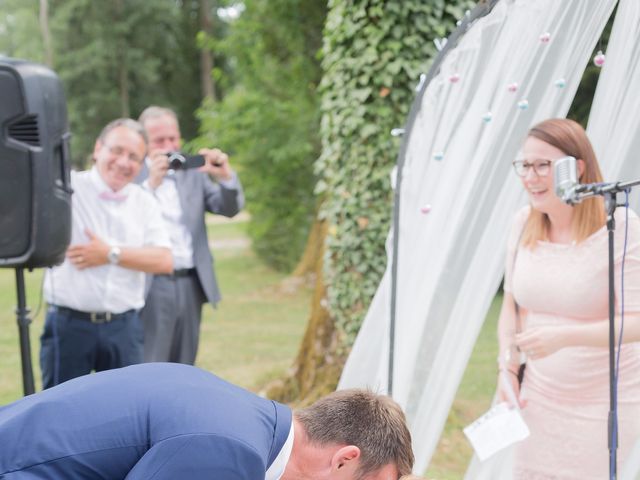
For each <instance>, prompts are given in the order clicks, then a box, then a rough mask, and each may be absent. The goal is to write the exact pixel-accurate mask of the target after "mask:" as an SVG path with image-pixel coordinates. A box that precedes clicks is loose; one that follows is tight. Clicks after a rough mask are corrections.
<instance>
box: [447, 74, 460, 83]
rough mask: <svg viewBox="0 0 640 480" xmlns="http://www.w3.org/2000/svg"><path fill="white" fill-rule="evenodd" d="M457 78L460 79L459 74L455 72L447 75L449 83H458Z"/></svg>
mask: <svg viewBox="0 0 640 480" xmlns="http://www.w3.org/2000/svg"><path fill="white" fill-rule="evenodd" d="M459 80H460V75H459V74H457V73H454V74H452V75H451V76H450V77H449V81H450V82H451V83H458V81H459Z"/></svg>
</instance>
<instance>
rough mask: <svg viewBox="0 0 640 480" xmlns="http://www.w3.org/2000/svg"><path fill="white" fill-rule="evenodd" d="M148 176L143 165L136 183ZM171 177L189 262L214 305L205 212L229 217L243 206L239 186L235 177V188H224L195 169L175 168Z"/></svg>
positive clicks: (216, 295) (217, 292) (216, 294)
mask: <svg viewBox="0 0 640 480" xmlns="http://www.w3.org/2000/svg"><path fill="white" fill-rule="evenodd" d="M148 176H149V170H148V168H147V166H146V164H145V165H143V168H142V170H141V171H140V174H139V175H138V177H137V178H136V183H142V182H144V181H145V180H146V179H147V177H148ZM175 179H176V186H177V189H178V195H179V197H180V206H181V208H182V223H183V225H185V226H186V227H187V229H188V230H189V232H190V233H191V239H192V245H193V262H194V265H195V268H196V270H197V272H198V279H199V280H200V285H201V286H202V290H203V291H204V293H205V295H206V297H207V300H208V301H209V302H210V303H211V304H212V305H213V306H215V305H216V303H217V302H218V301H219V300H220V290H219V288H218V281H217V280H216V275H215V271H214V268H213V256H212V255H211V250H210V249H209V239H208V237H207V228H206V225H205V212H211V213H215V214H218V215H224V216H225V217H233V216H234V215H235V214H236V213H238V212H239V211H240V210H241V209H242V207H243V206H244V194H243V192H242V185H241V184H240V180H239V179H238V182H237V185H238V188H226V187H224V186H223V185H221V184H219V183H216V182H214V181H212V180H211V178H209V176H208V175H207V174H205V173H202V172H199V171H198V170H196V169H190V170H178V171H176V173H175Z"/></svg>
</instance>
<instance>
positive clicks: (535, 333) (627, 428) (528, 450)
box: [498, 119, 640, 480]
mask: <svg viewBox="0 0 640 480" xmlns="http://www.w3.org/2000/svg"><path fill="white" fill-rule="evenodd" d="M566 156H573V157H575V158H576V159H577V162H576V165H577V174H578V178H579V182H580V183H595V182H601V181H602V174H601V173H600V168H599V166H598V162H597V160H596V157H595V153H594V151H593V148H592V146H591V143H590V142H589V139H588V138H587V135H586V133H585V131H584V129H583V128H582V127H581V126H580V125H579V124H578V123H576V122H574V121H572V120H566V119H551V120H546V121H544V122H542V123H539V124H538V125H536V126H534V127H533V128H532V129H531V130H530V131H529V134H528V136H527V138H526V140H525V142H524V145H523V147H522V152H521V156H520V157H519V158H518V159H517V160H516V161H514V162H513V165H514V169H515V172H516V174H517V175H518V176H519V177H520V180H521V181H522V185H523V187H524V188H525V190H526V191H527V194H528V196H529V205H528V206H527V207H525V208H523V209H522V210H521V211H519V212H518V213H517V214H516V217H515V219H514V222H513V227H512V231H511V234H510V239H509V243H508V250H507V259H506V273H505V282H504V300H503V304H502V310H501V312H500V319H499V325H498V338H499V346H500V356H499V370H500V375H499V380H498V395H499V397H500V398H501V399H502V400H505V401H509V402H511V403H513V402H514V401H516V402H517V403H518V404H519V406H520V407H521V409H522V415H523V417H524V420H525V422H526V423H527V425H528V427H529V429H530V431H531V435H530V436H529V437H528V438H527V439H526V440H524V441H522V442H520V443H519V444H517V446H516V453H515V465H514V476H513V478H516V479H552V478H553V479H574V478H575V479H581V480H585V479H590V478H594V479H596V478H597V479H601V478H606V477H605V476H606V475H607V474H608V468H609V467H608V465H609V451H608V446H607V416H608V412H609V351H608V330H609V326H608V325H609V324H608V311H609V302H608V273H607V272H608V255H607V243H608V236H607V230H606V227H605V222H606V216H605V209H604V202H603V200H602V198H601V197H592V198H589V199H585V200H584V201H582V202H581V203H579V204H577V205H575V206H571V205H568V204H566V203H563V202H562V200H561V199H560V198H558V197H557V196H556V195H555V193H554V182H553V176H554V172H553V164H554V162H555V161H556V160H558V159H560V158H564V157H566ZM616 220H617V222H616V223H617V224H616V239H615V247H616V251H615V269H616V277H615V278H616V284H615V285H616V320H617V327H618V328H617V331H618V332H619V331H620V328H619V326H620V313H621V293H622V292H621V289H620V274H621V268H622V257H623V249H624V232H625V223H626V222H625V210H624V209H618V211H617V213H616ZM639 342H640V220H639V219H638V217H637V216H636V215H635V213H633V212H631V211H630V212H629V225H628V240H627V252H626V261H625V265H624V335H623V338H622V343H623V345H622V348H621V349H620V370H619V375H618V441H619V448H618V450H617V452H618V465H622V464H623V462H624V460H625V458H626V456H627V455H628V453H629V450H630V449H631V448H632V447H633V445H634V443H635V441H636V439H638V438H640V343H639ZM521 357H522V358H521ZM524 358H526V370H525V373H524V379H523V382H522V386H521V387H520V386H519V383H518V378H517V377H518V370H519V365H520V362H521V359H524Z"/></svg>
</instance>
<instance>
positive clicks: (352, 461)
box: [331, 445, 360, 471]
mask: <svg viewBox="0 0 640 480" xmlns="http://www.w3.org/2000/svg"><path fill="white" fill-rule="evenodd" d="M359 458H360V449H359V448H358V447H356V446H355V445H346V446H344V447H341V448H339V449H338V450H336V452H335V453H334V454H333V457H331V469H332V470H334V471H335V470H339V469H341V468H344V467H348V466H351V465H353V466H354V467H355V466H357V465H356V463H357V460H358V459H359Z"/></svg>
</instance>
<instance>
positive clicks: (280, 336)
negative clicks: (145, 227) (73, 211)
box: [0, 219, 500, 480]
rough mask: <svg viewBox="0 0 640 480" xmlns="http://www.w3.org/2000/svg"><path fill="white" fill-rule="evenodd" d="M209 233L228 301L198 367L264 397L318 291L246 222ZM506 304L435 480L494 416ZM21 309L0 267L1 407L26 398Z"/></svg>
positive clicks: (36, 330) (34, 296) (470, 378)
mask: <svg viewBox="0 0 640 480" xmlns="http://www.w3.org/2000/svg"><path fill="white" fill-rule="evenodd" d="M208 228H209V238H210V240H211V241H212V244H213V251H214V254H215V260H216V272H217V275H218V280H219V282H220V284H221V286H222V296H223V300H222V302H221V303H220V304H219V306H218V308H217V309H215V310H214V309H213V308H212V307H211V306H205V309H204V312H203V323H202V331H201V341H200V350H199V352H198V358H197V361H196V364H197V365H198V366H200V367H202V368H204V369H206V370H209V371H212V372H215V373H216V374H218V375H220V376H221V377H223V378H226V379H228V380H230V381H231V382H233V383H236V384H238V385H241V386H243V387H245V388H248V389H251V390H254V391H257V390H259V389H260V387H261V386H263V385H264V384H265V383H266V382H267V381H269V380H271V379H274V378H278V377H280V376H282V375H284V373H285V372H286V371H287V369H288V368H290V366H291V364H292V362H293V359H294V357H295V355H296V353H297V350H298V347H299V344H300V339H301V337H302V334H303V333H304V328H305V326H306V321H307V319H308V314H309V307H310V298H311V289H310V287H309V286H305V285H295V284H292V283H291V281H289V280H286V277H285V276H284V275H282V274H281V273H278V272H275V271H273V270H272V269H270V268H268V267H266V266H265V265H264V264H263V263H261V262H260V261H259V260H258V259H257V258H256V256H255V254H254V253H253V252H252V251H251V249H250V246H249V245H248V242H247V238H246V222H242V221H240V222H231V221H225V220H220V219H216V220H215V221H212V222H210V224H209V225H208ZM25 275H26V289H27V305H28V306H30V307H31V308H32V309H33V310H35V309H36V307H37V305H38V300H39V296H40V283H41V278H42V271H41V270H38V271H35V272H33V273H28V272H27V273H25ZM285 280H286V281H285ZM499 300H500V299H499V298H497V299H496V301H494V305H493V306H492V309H491V311H490V313H489V315H488V317H487V320H486V322H485V325H484V327H483V329H482V332H481V333H480V336H479V338H478V342H477V344H476V347H475V349H474V351H473V354H472V356H471V360H470V362H469V365H468V367H467V370H466V373H465V375H464V378H463V380H462V383H461V385H460V388H459V389H458V393H457V395H456V399H455V401H454V404H453V408H452V409H451V412H450V413H449V417H448V419H447V424H446V426H445V430H444V434H443V436H442V438H441V440H440V443H439V445H438V447H437V450H436V453H435V455H434V457H433V459H432V462H431V465H430V467H429V469H428V471H427V473H426V474H427V477H428V478H430V479H438V480H449V479H452V480H453V479H459V478H462V477H463V475H464V471H465V469H466V466H467V463H468V461H469V459H470V458H471V447H470V446H469V444H468V442H467V441H466V439H465V437H464V435H463V433H462V428H464V426H466V425H468V424H469V423H471V422H472V421H473V420H475V419H476V418H477V417H479V416H480V415H481V414H482V413H483V412H484V411H486V410H487V408H488V407H489V404H490V402H491V397H492V395H493V391H494V389H495V378H496V376H495V357H496V350H497V347H496V340H495V337H496V335H495V331H496V318H497V314H498V309H499ZM16 303H17V301H16V291H15V273H14V271H13V270H11V269H0V405H2V404H5V403H8V402H11V401H13V400H16V399H18V398H20V397H21V396H22V377H21V367H20V352H19V348H18V330H17V326H16V316H15V312H14V308H15V305H16ZM34 313H35V312H34ZM43 318H44V315H43V312H42V311H41V312H40V313H39V314H38V315H37V316H36V317H35V318H34V322H33V323H32V324H31V347H32V357H33V365H34V374H35V378H36V390H40V372H39V367H38V360H37V355H38V352H39V335H40V333H41V331H42V328H43Z"/></svg>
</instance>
